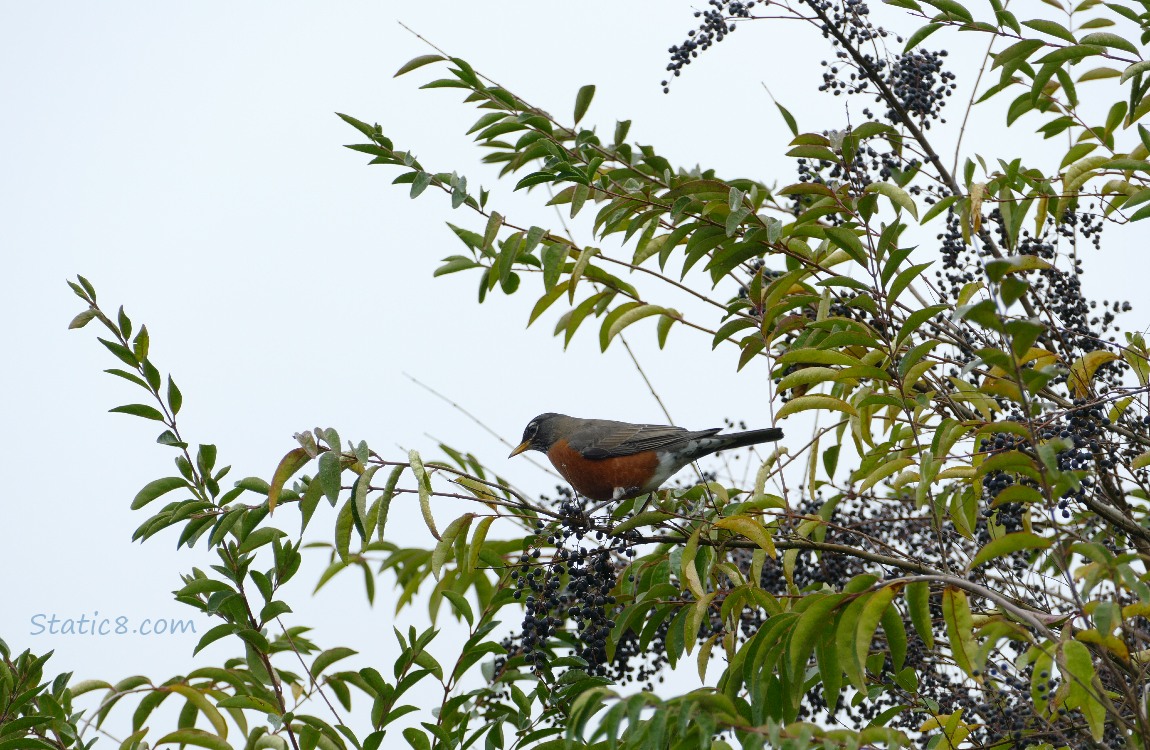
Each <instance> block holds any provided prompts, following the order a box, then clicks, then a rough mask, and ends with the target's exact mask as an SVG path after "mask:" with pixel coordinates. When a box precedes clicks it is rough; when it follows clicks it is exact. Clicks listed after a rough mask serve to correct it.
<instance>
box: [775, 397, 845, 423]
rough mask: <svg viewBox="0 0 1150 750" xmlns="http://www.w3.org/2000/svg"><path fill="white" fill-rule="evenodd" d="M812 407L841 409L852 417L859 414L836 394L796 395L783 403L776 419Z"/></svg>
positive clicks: (776, 414)
mask: <svg viewBox="0 0 1150 750" xmlns="http://www.w3.org/2000/svg"><path fill="white" fill-rule="evenodd" d="M810 409H822V410H828V409H829V410H833V411H841V412H842V413H843V414H849V415H850V416H852V417H857V416H858V411H857V410H856V409H855V408H854V407H853V406H851V405H850V404H848V403H847V402H846V401H843V400H842V399H841V398H836V397H835V396H826V395H822V394H812V395H806V396H796V397H795V398H792V399H791V400H790V401H788V402H787V403H785V404H783V406H782V408H781V409H779V410H778V411H777V412H776V413H775V419H783V418H785V417H788V416H790V415H791V414H795V413H797V412H800V411H808V410H810Z"/></svg>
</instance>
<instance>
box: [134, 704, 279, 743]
mask: <svg viewBox="0 0 1150 750" xmlns="http://www.w3.org/2000/svg"><path fill="white" fill-rule="evenodd" d="M275 713H279V712H278V711H276V712H275ZM167 744H171V745H195V746H196V747H206V748H208V750H232V746H231V745H229V744H228V742H227V740H225V739H223V738H221V737H219V736H217V735H214V734H211V733H210V732H205V731H204V730H202V729H178V730H176V731H175V732H170V733H168V734H166V735H164V736H163V737H161V738H160V739H158V740H156V746H157V747H159V746H160V745H167Z"/></svg>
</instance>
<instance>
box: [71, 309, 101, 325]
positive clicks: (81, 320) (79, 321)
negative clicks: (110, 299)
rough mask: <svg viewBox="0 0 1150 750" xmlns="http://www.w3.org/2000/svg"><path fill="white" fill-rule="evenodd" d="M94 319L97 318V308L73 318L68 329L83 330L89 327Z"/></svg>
mask: <svg viewBox="0 0 1150 750" xmlns="http://www.w3.org/2000/svg"><path fill="white" fill-rule="evenodd" d="M94 317H96V310H95V308H88V309H87V310H85V311H84V312H82V313H80V314H79V315H77V316H76V317H74V318H72V322H71V323H69V324H68V328H69V329H72V328H83V327H84V326H86V325H88V322H89V321H90V320H92V318H94Z"/></svg>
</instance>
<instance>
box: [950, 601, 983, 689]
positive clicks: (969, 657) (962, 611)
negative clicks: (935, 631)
mask: <svg viewBox="0 0 1150 750" xmlns="http://www.w3.org/2000/svg"><path fill="white" fill-rule="evenodd" d="M942 618H943V620H944V621H945V623H946V635H947V638H948V639H949V640H950V652H951V656H953V657H954V663H955V664H957V665H958V666H959V667H960V668H961V669H962V671H964V672H966V673H967V674H968V675H973V673H974V662H973V657H974V654H975V652H976V651H977V650H978V649H977V645H976V644H975V642H974V618H973V617H972V616H971V614H970V602H969V600H968V599H967V597H966V592H965V591H963V590H962V589H958V588H954V587H952V586H948V587H947V588H946V589H944V590H943V592H942Z"/></svg>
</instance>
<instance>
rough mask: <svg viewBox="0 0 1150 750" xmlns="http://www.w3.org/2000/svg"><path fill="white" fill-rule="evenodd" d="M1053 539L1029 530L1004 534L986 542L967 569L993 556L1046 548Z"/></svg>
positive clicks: (988, 560)
mask: <svg viewBox="0 0 1150 750" xmlns="http://www.w3.org/2000/svg"><path fill="white" fill-rule="evenodd" d="M1053 543H1054V541H1053V540H1051V539H1047V538H1046V537H1041V536H1038V535H1037V534H1033V533H1031V532H1029V531H1018V532H1015V533H1013V534H1006V535H1005V536H1000V537H999V538H997V539H994V540H992V541H991V542H988V543H987V544H986V545H985V546H984V547H983V548H982V549H980V550H979V551H978V554H977V555H975V556H974V559H973V560H971V561H970V565H969V566H968V568H967V569H968V570H974V569H975V568H977V567H978V566H979V565H983V564H985V563H987V562H990V561H991V560H994V559H995V558H998V557H1002V556H1004V555H1009V554H1011V553H1013V552H1018V551H1019V550H1024V549H1046V548H1047V547H1049V546H1050V545H1051V544H1053Z"/></svg>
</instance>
